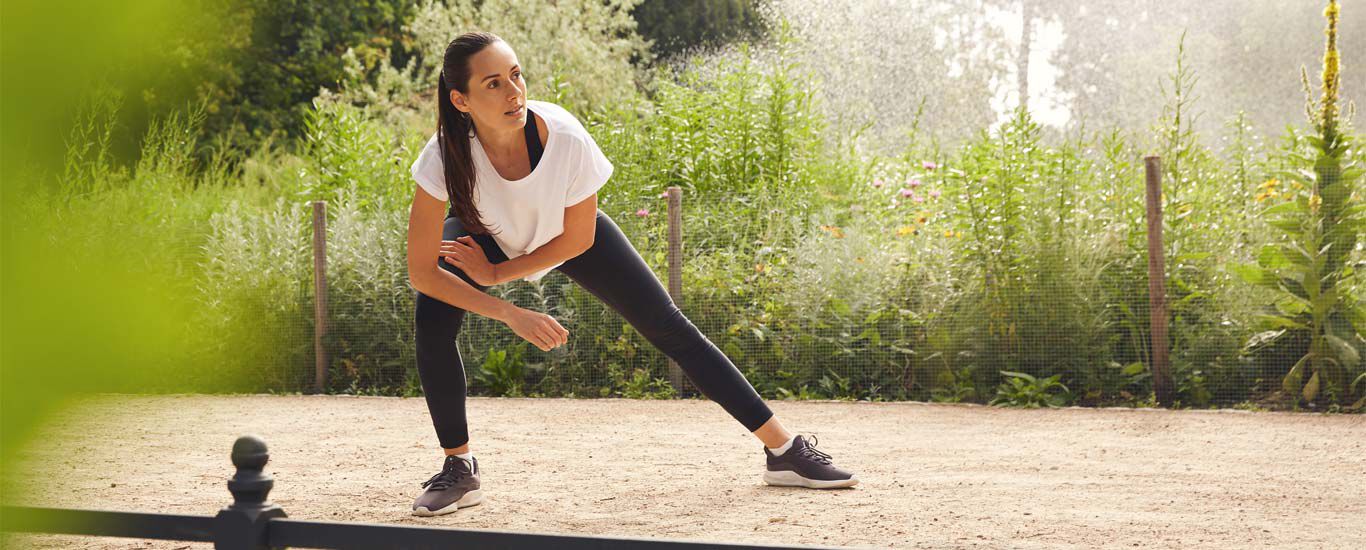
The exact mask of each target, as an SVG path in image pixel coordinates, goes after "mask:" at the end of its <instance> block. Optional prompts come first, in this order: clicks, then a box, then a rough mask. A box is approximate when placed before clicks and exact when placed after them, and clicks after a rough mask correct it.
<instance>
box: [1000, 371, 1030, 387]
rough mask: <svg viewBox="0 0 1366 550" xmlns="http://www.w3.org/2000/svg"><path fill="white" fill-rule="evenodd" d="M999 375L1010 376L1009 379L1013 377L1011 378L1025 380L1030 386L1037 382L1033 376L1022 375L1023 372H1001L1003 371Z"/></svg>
mask: <svg viewBox="0 0 1366 550" xmlns="http://www.w3.org/2000/svg"><path fill="white" fill-rule="evenodd" d="M1001 374H1004V375H1006V376H1010V377H1013V378H1023V379H1025V380H1028V381H1029V383H1030V384H1035V383H1037V382H1038V381H1039V380H1038V379H1037V378H1034V377H1033V376H1030V375H1028V374H1025V373H1023V372H1011V371H1008V370H1003V371H1001Z"/></svg>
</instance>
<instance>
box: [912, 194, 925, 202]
mask: <svg viewBox="0 0 1366 550" xmlns="http://www.w3.org/2000/svg"><path fill="white" fill-rule="evenodd" d="M911 200H912V201H915V202H916V203H917V204H919V203H922V202H925V197H922V196H920V195H914V196H912V197H911Z"/></svg>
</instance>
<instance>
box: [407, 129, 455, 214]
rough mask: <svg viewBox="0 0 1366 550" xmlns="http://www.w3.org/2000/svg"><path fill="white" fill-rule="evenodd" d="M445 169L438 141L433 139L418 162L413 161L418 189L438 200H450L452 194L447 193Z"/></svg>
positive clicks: (423, 150) (412, 169) (419, 156)
mask: <svg viewBox="0 0 1366 550" xmlns="http://www.w3.org/2000/svg"><path fill="white" fill-rule="evenodd" d="M443 168H444V167H443V166H442V164H441V150H440V149H438V148H437V144H436V140H435V139H433V140H431V141H428V142H427V146H426V147H423V148H422V153H421V154H419V155H418V156H417V160H414V161H413V166H412V168H411V171H412V173H413V179H414V180H416V181H417V185H418V187H421V188H422V190H424V191H426V192H427V194H428V195H431V196H433V197H436V199H437V200H442V201H445V200H449V199H450V193H447V192H446V174H445V171H444V170H443Z"/></svg>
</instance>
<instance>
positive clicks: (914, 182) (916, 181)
mask: <svg viewBox="0 0 1366 550" xmlns="http://www.w3.org/2000/svg"><path fill="white" fill-rule="evenodd" d="M906 185H909V186H911V189H915V188H916V187H920V179H919V178H911V179H910V181H907V182H906Z"/></svg>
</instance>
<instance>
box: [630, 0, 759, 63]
mask: <svg viewBox="0 0 1366 550" xmlns="http://www.w3.org/2000/svg"><path fill="white" fill-rule="evenodd" d="M631 15H632V16H634V17H635V19H636V22H637V24H638V26H639V29H640V35H641V36H642V37H644V38H645V39H646V40H648V41H650V43H651V44H650V49H651V50H652V51H653V52H654V53H655V54H656V55H659V56H669V55H673V54H678V53H682V52H685V51H687V50H689V49H691V48H694V47H697V46H708V45H713V46H714V45H721V44H725V43H726V42H729V41H731V40H735V39H737V38H743V39H749V40H755V39H758V38H759V37H760V36H761V35H762V32H763V23H764V21H763V19H762V18H761V17H760V16H759V13H758V11H757V10H756V9H755V2H754V0H701V1H694V2H686V3H680V2H674V1H672V0H643V1H642V2H641V3H640V5H638V6H636V8H635V11H633V12H631Z"/></svg>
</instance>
